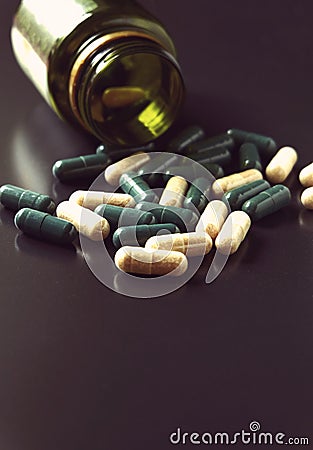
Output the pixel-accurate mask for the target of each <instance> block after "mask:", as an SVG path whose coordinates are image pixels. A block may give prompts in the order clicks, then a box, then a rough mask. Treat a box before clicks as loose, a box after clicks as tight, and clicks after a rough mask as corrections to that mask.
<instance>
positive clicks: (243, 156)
mask: <svg viewBox="0 0 313 450" xmlns="http://www.w3.org/2000/svg"><path fill="white" fill-rule="evenodd" d="M239 167H240V170H248V169H257V170H260V171H261V172H262V169H263V168H262V163H261V158H260V154H259V151H258V148H257V146H256V145H255V144H253V143H252V142H245V143H244V144H242V145H241V146H240V149H239Z"/></svg>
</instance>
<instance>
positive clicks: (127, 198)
mask: <svg viewBox="0 0 313 450" xmlns="http://www.w3.org/2000/svg"><path fill="white" fill-rule="evenodd" d="M69 201H70V202H74V203H76V204H77V205H80V206H83V207H84V208H88V209H91V210H92V211H94V210H95V209H96V207H97V206H99V205H102V204H106V205H114V206H120V207H122V208H126V207H127V208H134V207H135V205H136V202H135V200H134V199H133V197H132V196H131V195H128V194H119V193H115V192H114V193H112V192H100V191H76V192H73V194H72V195H71V196H70V198H69Z"/></svg>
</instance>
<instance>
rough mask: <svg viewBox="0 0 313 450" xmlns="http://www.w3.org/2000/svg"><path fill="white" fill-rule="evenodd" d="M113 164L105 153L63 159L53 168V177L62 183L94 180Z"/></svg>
mask: <svg viewBox="0 0 313 450" xmlns="http://www.w3.org/2000/svg"><path fill="white" fill-rule="evenodd" d="M110 164H111V160H110V159H108V156H107V155H106V154H105V153H97V154H95V155H86V156H77V157H76V158H68V159H61V160H60V161H57V162H55V163H54V165H53V167H52V173H53V175H54V176H55V177H56V178H58V179H59V180H60V181H63V182H66V181H76V180H77V181H78V180H93V179H94V178H96V177H97V176H98V175H100V174H101V173H102V172H103V171H104V169H106V168H107V167H108V166H109V165H110Z"/></svg>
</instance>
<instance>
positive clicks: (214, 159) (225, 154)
mask: <svg viewBox="0 0 313 450" xmlns="http://www.w3.org/2000/svg"><path fill="white" fill-rule="evenodd" d="M188 157H189V158H191V159H193V160H194V161H197V162H198V163H200V164H202V165H204V164H219V165H221V166H227V165H228V164H229V163H230V162H231V154H230V151H229V150H228V149H227V148H226V147H224V148H223V147H220V148H213V149H210V150H207V151H205V152H200V153H189V154H188Z"/></svg>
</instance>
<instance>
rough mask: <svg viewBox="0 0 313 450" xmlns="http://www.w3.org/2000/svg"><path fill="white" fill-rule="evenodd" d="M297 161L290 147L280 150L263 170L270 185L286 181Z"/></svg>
mask: <svg viewBox="0 0 313 450" xmlns="http://www.w3.org/2000/svg"><path fill="white" fill-rule="evenodd" d="M297 159H298V154H297V152H296V150H295V149H294V148H292V147H283V148H281V149H280V150H279V151H278V152H277V153H276V155H275V156H274V157H273V159H272V160H271V161H270V163H269V165H268V166H267V167H266V169H265V173H266V177H267V179H268V180H269V181H270V182H271V183H282V182H283V181H285V180H286V178H287V177H288V175H289V174H290V172H291V171H292V169H293V167H294V165H295V164H296V162H297Z"/></svg>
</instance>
